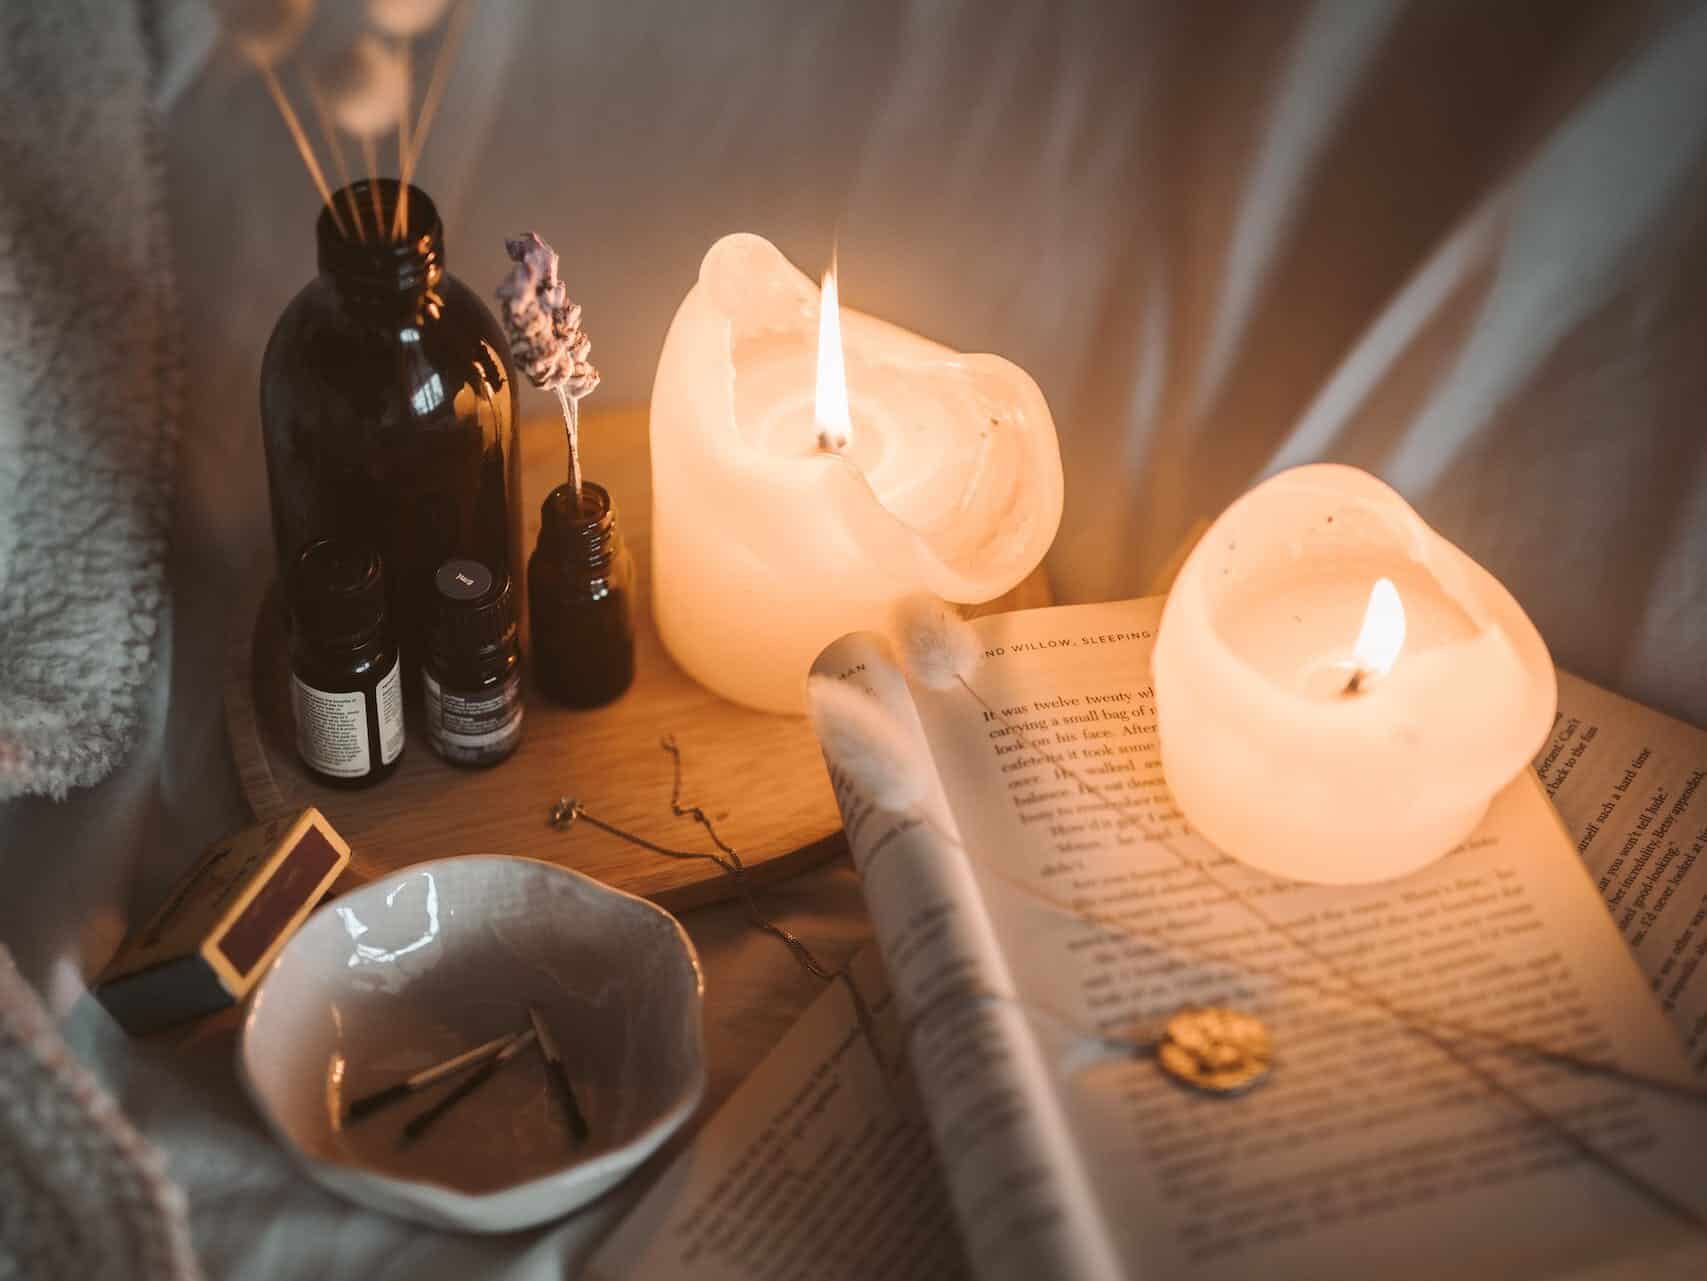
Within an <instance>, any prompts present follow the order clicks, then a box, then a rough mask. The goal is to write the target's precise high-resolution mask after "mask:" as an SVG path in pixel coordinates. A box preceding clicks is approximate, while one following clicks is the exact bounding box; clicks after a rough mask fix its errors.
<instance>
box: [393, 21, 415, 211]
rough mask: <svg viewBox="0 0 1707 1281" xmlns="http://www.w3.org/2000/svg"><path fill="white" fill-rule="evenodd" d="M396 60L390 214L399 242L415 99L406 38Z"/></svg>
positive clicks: (406, 204)
mask: <svg viewBox="0 0 1707 1281" xmlns="http://www.w3.org/2000/svg"><path fill="white" fill-rule="evenodd" d="M397 58H398V61H400V62H401V63H402V64H403V109H402V110H401V111H399V112H398V113H397V177H398V179H399V181H398V183H397V207H396V208H395V209H394V210H393V211H392V214H391V238H392V239H393V240H401V239H403V237H404V236H405V235H407V234H408V232H409V175H408V168H407V166H408V163H409V105H410V103H412V102H413V101H414V98H415V80H414V64H413V63H412V62H411V60H410V58H409V40H408V37H404V38H403V39H401V40H399V41H398V42H397Z"/></svg>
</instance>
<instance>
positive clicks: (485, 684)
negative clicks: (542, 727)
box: [421, 560, 523, 765]
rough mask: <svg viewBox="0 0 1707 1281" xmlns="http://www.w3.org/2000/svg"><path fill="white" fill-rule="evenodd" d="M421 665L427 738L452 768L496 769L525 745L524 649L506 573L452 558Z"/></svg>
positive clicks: (437, 587) (439, 578)
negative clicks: (478, 767) (462, 766)
mask: <svg viewBox="0 0 1707 1281" xmlns="http://www.w3.org/2000/svg"><path fill="white" fill-rule="evenodd" d="M433 589H434V590H433V615H432V620H431V622H430V623H429V624H428V628H427V652H426V655H425V657H424V659H423V660H422V663H421V694H422V698H423V700H424V702H425V704H426V711H427V741H428V742H429V743H431V744H432V746H433V750H434V751H435V752H437V753H438V754H439V755H440V756H442V757H444V758H445V760H447V761H450V762H451V763H452V764H455V765H496V764H497V763H498V762H499V761H502V760H505V759H507V758H508V757H509V755H510V753H512V752H514V751H515V750H516V747H517V745H518V744H520V742H521V741H522V712H523V705H522V651H521V645H520V644H519V643H518V641H517V638H516V608H515V597H514V594H513V593H512V592H511V589H510V578H509V575H508V574H503V573H501V572H499V573H494V572H493V571H492V570H491V569H490V568H488V567H487V566H486V565H484V564H482V563H481V562H479V561H477V560H447V561H446V562H445V563H444V564H443V565H441V566H439V569H438V573H437V574H435V575H434V576H433Z"/></svg>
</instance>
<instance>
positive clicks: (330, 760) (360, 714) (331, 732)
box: [290, 672, 369, 778]
mask: <svg viewBox="0 0 1707 1281" xmlns="http://www.w3.org/2000/svg"><path fill="white" fill-rule="evenodd" d="M366 703H367V697H366V695H364V694H363V693H362V692H361V691H360V690H357V691H355V692H354V693H350V694H333V693H329V692H327V691H326V690H323V689H315V688H314V687H313V686H312V685H304V684H303V683H302V681H301V679H300V678H298V677H297V675H296V674H295V673H294V672H293V673H291V678H290V705H291V711H293V712H294V713H295V714H296V750H297V752H298V753H300V754H301V756H302V759H303V760H304V761H305V762H307V764H308V765H309V766H310V767H311V768H313V769H317V770H319V771H320V772H321V773H322V774H330V775H331V776H332V777H333V778H360V777H361V776H362V775H363V774H366V773H367V772H368V760H369V756H368V741H367V706H366Z"/></svg>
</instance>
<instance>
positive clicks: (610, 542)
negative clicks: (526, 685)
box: [528, 481, 634, 707]
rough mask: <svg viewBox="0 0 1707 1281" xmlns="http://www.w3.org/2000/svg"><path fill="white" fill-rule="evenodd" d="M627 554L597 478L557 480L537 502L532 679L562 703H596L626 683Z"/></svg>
mask: <svg viewBox="0 0 1707 1281" xmlns="http://www.w3.org/2000/svg"><path fill="white" fill-rule="evenodd" d="M633 593H634V560H633V558H632V557H631V556H630V555H629V553H628V544H627V543H625V542H624V541H623V538H622V533H621V531H620V530H618V529H617V527H616V512H615V510H614V508H613V507H612V506H611V499H610V494H609V493H608V492H607V491H606V490H605V488H604V486H603V485H596V484H594V483H592V482H591V481H588V482H586V483H585V484H583V485H582V486H581V502H580V509H579V510H578V511H577V510H575V498H574V493H573V491H572V490H571V488H570V487H569V486H568V485H559V486H558V487H557V488H556V489H554V490H552V491H551V493H550V494H548V495H547V496H546V499H545V502H544V504H543V505H542V506H541V508H540V528H539V543H538V545H537V546H536V547H535V548H534V552H533V556H532V558H531V559H529V561H528V618H529V620H530V623H531V626H532V636H533V677H534V683H535V684H537V685H538V686H539V688H540V689H541V690H542V691H543V692H544V693H545V694H546V696H547V697H549V698H551V699H553V700H555V701H556V702H559V703H563V704H566V705H567V706H569V707H598V706H600V705H601V704H604V703H608V702H610V701H611V700H612V699H614V698H616V697H617V696H618V695H620V694H621V693H622V692H623V691H624V690H626V689H627V688H628V687H629V686H630V685H631V684H633V682H634V618H633Z"/></svg>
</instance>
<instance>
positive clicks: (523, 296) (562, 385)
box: [498, 231, 599, 512]
mask: <svg viewBox="0 0 1707 1281" xmlns="http://www.w3.org/2000/svg"><path fill="white" fill-rule="evenodd" d="M504 248H505V250H506V251H507V252H508V253H509V255H510V261H511V262H512V263H514V264H515V265H514V266H513V267H511V268H510V274H509V275H507V276H506V277H504V280H503V282H502V283H501V284H499V286H498V300H499V303H500V310H501V311H502V314H503V319H504V328H505V330H506V331H507V332H508V334H509V338H510V352H511V354H512V355H513V356H514V357H515V359H516V363H517V364H518V365H520V366H521V369H522V372H523V373H524V374H526V375H527V378H528V381H529V382H531V383H532V384H533V385H534V386H535V387H538V388H540V389H541V390H542V391H554V392H556V393H557V402H558V404H559V405H560V406H562V409H563V430H564V434H565V435H566V436H567V437H568V443H569V467H568V480H567V484H568V488H569V491H570V493H571V494H573V495H574V499H575V510H576V511H577V512H579V511H580V506H581V448H580V427H581V413H580V401H581V398H582V397H583V396H586V395H590V394H591V393H592V391H593V389H594V388H595V387H597V386H598V385H599V371H598V370H597V369H595V368H593V366H592V364H591V363H589V361H588V360H587V357H588V355H589V354H590V353H591V352H592V349H593V345H592V340H591V339H589V338H588V337H587V333H586V330H584V329H582V328H581V308H580V305H579V304H577V303H575V302H572V301H571V300H570V298H569V290H568V288H567V287H566V286H565V285H564V283H563V281H562V280H561V279H560V278H559V277H558V274H557V264H558V258H557V253H556V251H555V250H554V249H552V247H551V246H550V245H548V244H546V243H545V241H543V240H541V239H540V238H539V236H538V234H537V233H535V232H531V231H530V232H526V233H524V234H523V235H521V236H518V237H516V238H515V239H514V240H506V241H505V242H504Z"/></svg>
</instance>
